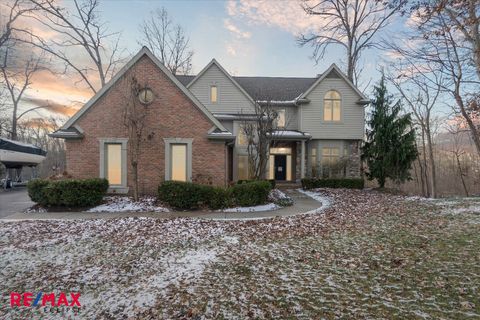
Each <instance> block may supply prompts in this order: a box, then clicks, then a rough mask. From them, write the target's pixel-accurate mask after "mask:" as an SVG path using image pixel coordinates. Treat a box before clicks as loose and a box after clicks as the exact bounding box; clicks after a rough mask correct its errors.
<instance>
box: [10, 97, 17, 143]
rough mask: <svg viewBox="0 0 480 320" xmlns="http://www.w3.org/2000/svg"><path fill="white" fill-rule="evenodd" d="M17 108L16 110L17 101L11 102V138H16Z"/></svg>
mask: <svg viewBox="0 0 480 320" xmlns="http://www.w3.org/2000/svg"><path fill="white" fill-rule="evenodd" d="M17 110H18V105H17V103H14V104H13V115H12V136H11V137H12V140H17V123H18V119H17Z"/></svg>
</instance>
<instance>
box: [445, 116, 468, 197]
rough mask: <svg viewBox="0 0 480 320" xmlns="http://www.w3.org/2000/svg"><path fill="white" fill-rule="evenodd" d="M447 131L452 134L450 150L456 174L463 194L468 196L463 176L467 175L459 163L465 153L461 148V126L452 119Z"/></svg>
mask: <svg viewBox="0 0 480 320" xmlns="http://www.w3.org/2000/svg"><path fill="white" fill-rule="evenodd" d="M447 131H448V132H449V133H450V134H451V135H452V137H453V144H452V150H450V152H451V153H452V154H453V156H454V158H455V163H456V165H457V169H458V176H459V177H460V180H461V182H462V187H463V191H464V192H465V195H466V196H467V197H468V196H469V193H468V188H467V183H466V182H465V178H466V177H467V174H466V173H465V172H464V169H463V166H462V163H461V160H460V159H461V157H462V156H463V155H464V154H465V151H464V150H463V149H462V147H461V145H462V138H463V137H462V135H461V133H462V131H463V130H462V128H461V124H460V123H459V122H457V121H452V122H451V123H450V125H449V126H448V127H447Z"/></svg>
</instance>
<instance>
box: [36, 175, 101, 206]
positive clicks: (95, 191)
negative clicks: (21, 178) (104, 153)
mask: <svg viewBox="0 0 480 320" xmlns="http://www.w3.org/2000/svg"><path fill="white" fill-rule="evenodd" d="M27 189H28V195H29V196H30V198H31V199H32V201H34V202H37V203H38V204H40V205H43V206H58V207H89V206H95V205H98V204H100V203H101V202H102V200H103V197H104V196H105V194H106V193H107V189H108V180H107V179H98V178H95V179H82V180H80V179H67V180H42V179H35V180H32V181H31V182H29V183H28V185H27Z"/></svg>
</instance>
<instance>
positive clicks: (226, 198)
mask: <svg viewBox="0 0 480 320" xmlns="http://www.w3.org/2000/svg"><path fill="white" fill-rule="evenodd" d="M206 204H207V206H208V207H209V208H210V209H213V210H217V209H223V208H226V207H229V206H230V205H231V204H232V200H231V196H230V192H229V190H228V189H225V188H220V187H209V190H208V196H207V198H206Z"/></svg>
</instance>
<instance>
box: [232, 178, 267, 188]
mask: <svg viewBox="0 0 480 320" xmlns="http://www.w3.org/2000/svg"><path fill="white" fill-rule="evenodd" d="M257 181H268V182H269V183H270V185H271V186H272V189H275V185H276V184H275V183H276V182H275V180H274V179H271V180H238V181H237V184H242V183H250V182H257Z"/></svg>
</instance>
